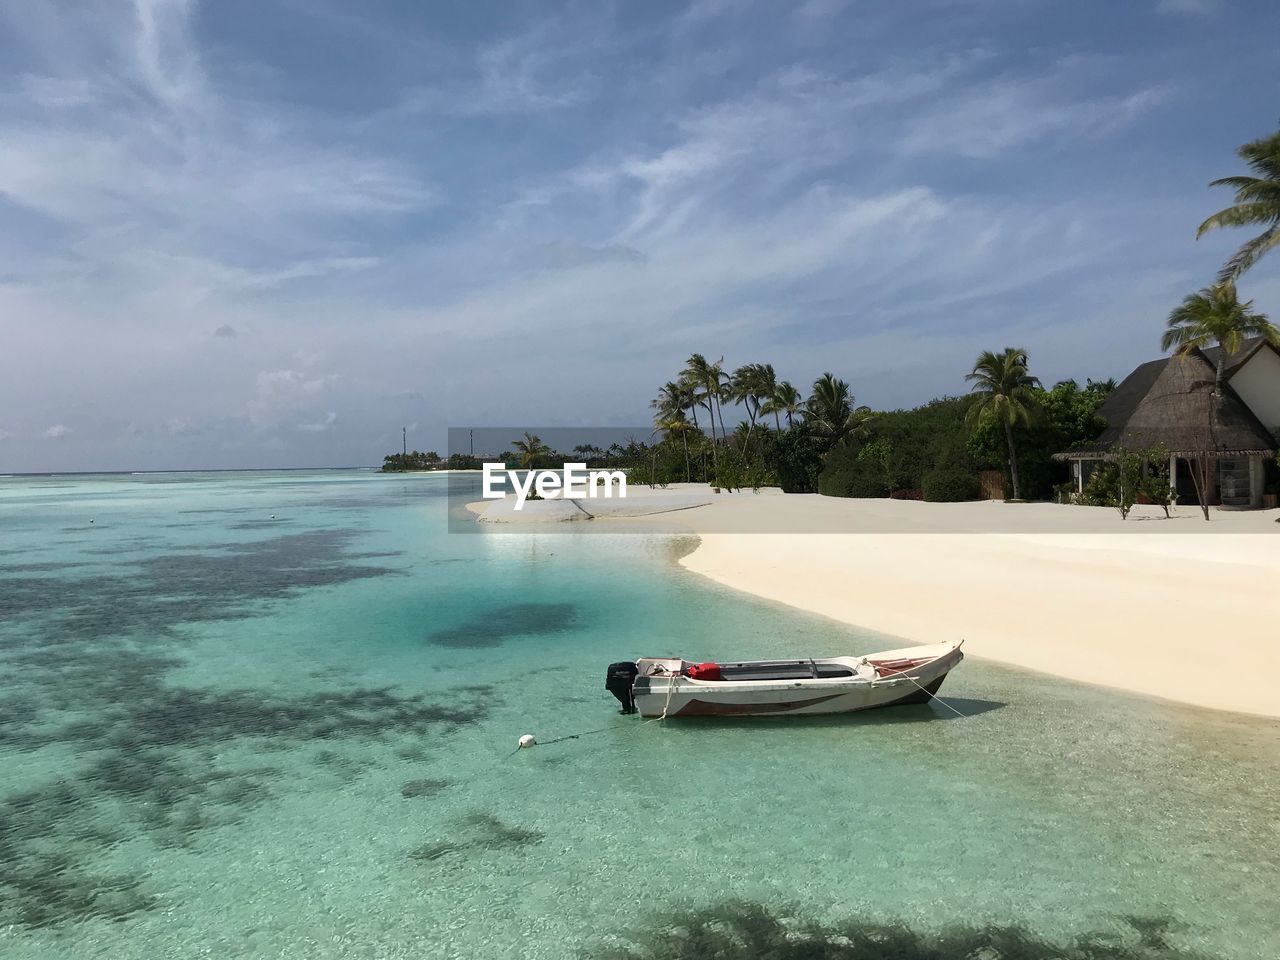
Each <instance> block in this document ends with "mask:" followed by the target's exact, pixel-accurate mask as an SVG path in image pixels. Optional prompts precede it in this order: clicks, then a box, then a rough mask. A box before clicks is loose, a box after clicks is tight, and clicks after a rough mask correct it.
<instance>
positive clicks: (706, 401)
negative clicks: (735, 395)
mask: <svg viewBox="0 0 1280 960" xmlns="http://www.w3.org/2000/svg"><path fill="white" fill-rule="evenodd" d="M723 364H724V357H721V358H720V359H719V360H717V361H716V362H715V363H710V362H709V361H708V360H707V358H706V357H704V356H703V355H702V354H700V353H694V354H690V356H689V360H688V362H687V363H686V364H685V368H684V372H683V373H682V374H681V375H680V378H681V380H682V381H683V382H684V383H685V384H687V385H690V386H692V387H693V388H694V391H695V393H694V399H695V403H701V404H702V405H703V406H705V407H706V408H707V418H708V419H709V420H710V421H711V459H712V462H713V463H718V462H719V461H718V460H717V458H716V413H717V412H718V410H719V409H720V399H721V397H723V396H724V387H725V381H726V380H727V379H728V378H727V377H726V376H725V372H724V369H723ZM720 433H721V434H722V435H723V433H724V417H723V416H721V418H720Z"/></svg>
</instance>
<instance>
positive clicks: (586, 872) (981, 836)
mask: <svg viewBox="0 0 1280 960" xmlns="http://www.w3.org/2000/svg"><path fill="white" fill-rule="evenodd" d="M447 491H448V485H447V481H446V479H445V478H443V477H438V476H437V477H431V476H380V475H376V474H371V473H365V472H357V471H332V472H297V473H259V474H251V473H233V474H156V475H143V476H85V477H46V478H14V479H0V678H2V679H0V956H3V957H4V958H6V960H51V958H77V960H84V958H91V957H103V958H107V957H109V958H113V960H126V958H139V960H155V958H169V957H173V958H187V957H210V958H213V957H217V958H235V957H244V958H250V957H252V958H266V957H272V958H337V957H344V958H347V957H350V958H366V957H367V958H398V957H413V958H432V960H438V958H453V957H457V958H485V960H488V958H493V960H501V958H556V957H575V956H581V957H606V956H607V957H636V958H641V957H643V958H658V957H671V958H674V957H677V956H680V957H695V956H713V955H714V956H718V957H733V956H741V957H744V958H745V957H748V956H752V957H755V956H766V955H767V956H770V957H777V958H799V957H827V958H836V957H860V958H874V957H882V956H883V957H890V956H892V957H895V958H900V960H915V958H920V960H924V958H943V957H950V956H955V957H978V958H983V960H995V958H997V957H1026V958H1032V957H1035V958H1048V957H1064V956H1087V957H1098V958H1102V957H1106V958H1139V957H1141V958H1149V957H1151V958H1153V957H1161V958H1163V957H1170V958H1174V957H1176V958H1179V960H1184V958H1199V957H1205V958H1232V960H1246V958H1249V960H1253V958H1259V957H1274V956H1278V955H1280V926H1278V925H1277V922H1276V919H1275V910H1276V892H1277V891H1278V890H1280V723H1276V722H1273V721H1268V720H1264V719H1257V718H1250V717H1243V716H1234V715H1229V714H1218V713H1212V712H1207V711H1199V710H1192V709H1187V708H1182V707H1178V706H1175V705H1170V704H1165V703H1160V702H1155V701H1151V700H1145V699H1140V698H1134V697H1128V696H1125V695H1122V694H1118V693H1115V692H1112V691H1106V690H1100V689H1095V688H1091V687H1086V686H1080V685H1075V684H1070V683H1064V682H1059V681H1056V680H1053V679H1050V678H1046V677H1042V676H1038V675H1034V674H1029V673H1023V672H1019V671H1015V670H1010V669H1005V668H1001V667H998V666H994V665H990V664H986V663H983V662H981V661H978V660H973V659H970V660H968V661H966V662H965V663H964V664H963V665H962V666H961V667H960V668H959V669H958V670H957V672H956V673H955V674H954V675H953V676H952V677H951V679H950V680H949V681H948V683H947V685H946V686H945V687H944V688H943V691H942V692H943V694H944V695H947V696H948V697H949V698H951V700H952V702H953V703H954V705H955V707H956V708H957V709H958V710H959V711H960V712H961V713H963V714H964V716H963V717H962V718H959V717H956V716H954V715H952V714H951V713H949V712H948V711H947V710H945V709H943V708H941V707H939V706H937V705H930V706H921V707H905V708H896V709H894V710H892V711H885V712H881V713H878V714H868V715H864V716H861V717H854V718H833V719H810V720H796V719H791V720H786V719H775V720H769V721H736V722H726V721H705V722H684V723H674V722H673V723H668V724H665V725H664V724H660V723H642V722H641V721H639V720H638V719H637V718H635V717H624V716H620V715H618V713H617V705H616V703H615V701H614V700H613V699H612V698H611V697H610V696H609V695H608V694H607V693H606V692H605V691H604V689H603V679H604V671H605V667H606V665H607V664H608V663H610V662H611V661H614V660H619V659H624V658H633V657H635V656H638V655H644V654H654V653H657V654H664V653H674V654H682V655H685V656H687V657H690V658H693V659H715V658H732V657H754V656H771V655H782V654H787V653H789V652H792V651H797V652H805V653H812V654H815V655H821V654H835V653H839V652H850V651H863V650H868V649H874V648H876V647H879V646H881V645H883V644H886V643H890V644H891V643H893V641H887V640H886V639H885V638H882V637H877V636H875V635H873V634H870V633H868V632H865V631H857V630H851V629H848V628H845V627H843V626H838V625H835V624H832V623H830V622H828V621H825V620H822V619H820V618H816V617H810V616H806V615H803V614H800V613H797V612H795V611H792V610H788V609H784V608H781V607H778V606H774V605H771V604H767V603H763V602H758V601H755V600H753V599H751V598H750V597H747V596H744V595H739V594H736V593H733V592H730V591H727V590H723V589H720V588H718V587H714V586H712V585H709V584H708V583H706V582H704V581H702V580H700V579H699V578H697V577H695V576H694V575H692V574H689V573H687V572H685V571H683V570H682V569H681V568H680V567H679V566H678V565H677V564H676V563H675V560H676V558H677V557H678V556H679V555H680V553H681V552H682V551H686V550H688V549H690V548H691V546H692V544H691V543H690V542H689V541H687V540H681V539H663V538H658V537H653V538H649V537H642V536H623V535H620V536H617V537H610V536H600V535H594V536H576V535H571V534H570V535H566V534H557V535H547V534H543V535H536V534H528V533H516V534H511V533H507V534H494V533H487V532H486V533H483V534H482V535H475V536H466V535H458V534H453V535H450V534H447V533H446V532H445V521H446V515H447V512H448V511H449V510H450V509H458V507H459V504H457V503H456V502H455V503H451V502H450V499H449V497H448V495H447ZM903 576H904V577H910V571H907V570H904V571H903ZM1052 588H1053V585H1052V584H1046V589H1052ZM920 602H922V603H927V602H928V597H927V595H922V596H921V598H920ZM1080 610H1081V619H1080V624H1079V629H1081V630H1088V629H1089V619H1088V618H1089V603H1088V598H1087V597H1081V598H1080ZM991 616H992V617H993V618H998V617H1000V616H1002V612H1001V596H1000V585H999V584H992V586H991ZM1134 629H1135V630H1141V629H1142V624H1141V623H1140V622H1138V623H1135V625H1134ZM938 639H943V638H938ZM1206 640H1207V641H1210V640H1211V638H1206ZM1218 668H1219V667H1216V666H1214V665H1212V664H1209V665H1208V666H1206V665H1205V664H1188V665H1187V669H1189V670H1203V669H1218ZM1222 668H1223V669H1227V668H1230V667H1222ZM523 733H533V734H535V735H536V736H537V737H538V738H539V739H540V740H543V741H550V740H555V739H557V738H561V737H571V736H572V735H575V734H579V735H580V736H578V737H576V738H574V739H563V740H560V741H559V742H556V743H546V742H544V743H543V744H542V745H539V746H538V747H536V748H534V749H532V750H526V751H519V752H516V751H515V749H514V748H515V743H516V739H517V737H518V736H519V735H520V734H523ZM1072 944H1075V945H1076V946H1075V947H1072V946H1071V945H1072ZM1071 949H1076V950H1077V952H1076V953H1074V954H1072V953H1070V950H1071ZM717 950H719V952H718V953H717V952H715V951H717ZM769 951H772V952H769ZM930 951H932V952H930ZM1079 951H1083V952H1079Z"/></svg>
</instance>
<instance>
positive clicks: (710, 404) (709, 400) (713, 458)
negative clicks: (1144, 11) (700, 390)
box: [707, 384, 720, 473]
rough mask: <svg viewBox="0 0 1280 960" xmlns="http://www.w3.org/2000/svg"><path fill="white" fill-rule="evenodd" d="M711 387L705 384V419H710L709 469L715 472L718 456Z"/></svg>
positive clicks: (718, 461)
mask: <svg viewBox="0 0 1280 960" xmlns="http://www.w3.org/2000/svg"><path fill="white" fill-rule="evenodd" d="M710 390H711V387H710V385H709V384H708V386H707V419H708V420H710V421H711V469H712V470H714V471H715V472H716V473H719V472H720V457H719V455H718V454H717V453H716V408H715V406H714V404H715V399H714V396H715V395H714V394H712V393H711V392H710Z"/></svg>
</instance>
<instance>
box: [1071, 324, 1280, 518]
mask: <svg viewBox="0 0 1280 960" xmlns="http://www.w3.org/2000/svg"><path fill="white" fill-rule="evenodd" d="M1220 353H1221V350H1220V348H1218V347H1212V348H1209V349H1205V350H1196V349H1193V350H1191V351H1189V352H1188V353H1185V354H1181V355H1176V356H1172V357H1165V358H1163V359H1160V360H1152V361H1151V362H1149V363H1144V364H1142V365H1141V366H1140V367H1138V368H1137V369H1136V370H1134V371H1133V373H1131V374H1129V376H1127V377H1125V378H1124V380H1123V381H1122V382H1121V384H1120V386H1119V387H1117V388H1116V391H1115V393H1113V394H1112V395H1111V396H1110V397H1109V398H1108V399H1107V401H1106V403H1104V404H1103V405H1102V407H1101V408H1100V409H1099V410H1098V413H1099V415H1100V416H1101V417H1102V418H1103V419H1104V420H1106V423H1107V426H1106V429H1105V430H1104V431H1103V432H1102V435H1101V436H1100V437H1099V438H1098V439H1097V440H1096V441H1094V442H1093V443H1090V444H1084V445H1081V446H1078V447H1075V448H1073V449H1072V450H1068V451H1064V452H1063V453H1060V454H1058V455H1057V457H1056V459H1060V460H1066V461H1068V462H1070V463H1071V473H1072V480H1073V482H1074V484H1075V486H1076V489H1077V490H1078V491H1080V492H1083V491H1084V488H1085V484H1087V483H1088V482H1089V477H1090V475H1091V474H1092V473H1093V471H1094V470H1095V469H1096V468H1097V466H1098V464H1100V463H1102V462H1103V461H1104V460H1107V459H1108V458H1109V457H1110V456H1112V455H1113V454H1114V452H1115V451H1116V450H1117V449H1128V450H1149V449H1152V448H1155V447H1161V448H1163V449H1164V450H1166V451H1168V453H1169V458H1170V477H1171V481H1172V483H1173V484H1174V486H1175V487H1176V489H1177V492H1178V501H1179V502H1180V503H1195V502H1197V497H1196V490H1195V483H1194V480H1193V477H1192V473H1191V462H1192V461H1195V460H1200V459H1206V460H1211V461H1213V463H1214V468H1213V471H1212V481H1211V489H1210V490H1209V491H1208V496H1207V498H1206V499H1207V500H1208V502H1209V503H1211V504H1220V505H1221V506H1224V507H1243V508H1248V507H1262V506H1275V503H1274V501H1273V499H1272V498H1273V497H1274V494H1273V493H1269V492H1268V491H1269V489H1272V488H1273V485H1274V484H1275V483H1276V476H1277V468H1276V464H1275V457H1276V450H1277V446H1278V441H1277V437H1278V436H1280V350H1277V349H1276V348H1275V347H1273V346H1271V345H1270V344H1269V343H1267V342H1266V341H1265V340H1263V339H1261V338H1256V339H1253V340H1248V341H1246V342H1245V343H1244V345H1243V346H1242V347H1241V348H1240V349H1239V350H1238V351H1237V352H1236V353H1235V354H1233V355H1230V356H1228V357H1227V358H1226V362H1225V365H1224V368H1223V374H1222V376H1223V389H1222V396H1221V398H1219V399H1218V400H1216V401H1215V398H1214V396H1213V387H1214V379H1215V375H1216V372H1217V364H1218V360H1219V356H1220Z"/></svg>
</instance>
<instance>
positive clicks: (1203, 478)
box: [1190, 452, 1216, 520]
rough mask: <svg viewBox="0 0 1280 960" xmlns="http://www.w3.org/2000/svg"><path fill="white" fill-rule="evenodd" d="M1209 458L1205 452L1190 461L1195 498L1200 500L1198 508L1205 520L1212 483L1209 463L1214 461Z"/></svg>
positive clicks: (1207, 514) (1207, 517)
mask: <svg viewBox="0 0 1280 960" xmlns="http://www.w3.org/2000/svg"><path fill="white" fill-rule="evenodd" d="M1215 462H1216V461H1213V460H1211V459H1210V458H1209V454H1208V453H1207V452H1206V453H1204V454H1202V455H1201V456H1199V457H1196V458H1195V459H1194V460H1192V461H1191V463H1190V467H1191V482H1192V483H1193V484H1194V485H1195V488H1196V500H1198V501H1199V502H1200V510H1201V512H1202V513H1203V514H1204V518H1205V520H1208V519H1209V490H1210V487H1211V485H1212V480H1213V475H1212V472H1211V468H1210V467H1209V464H1211V463H1215Z"/></svg>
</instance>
